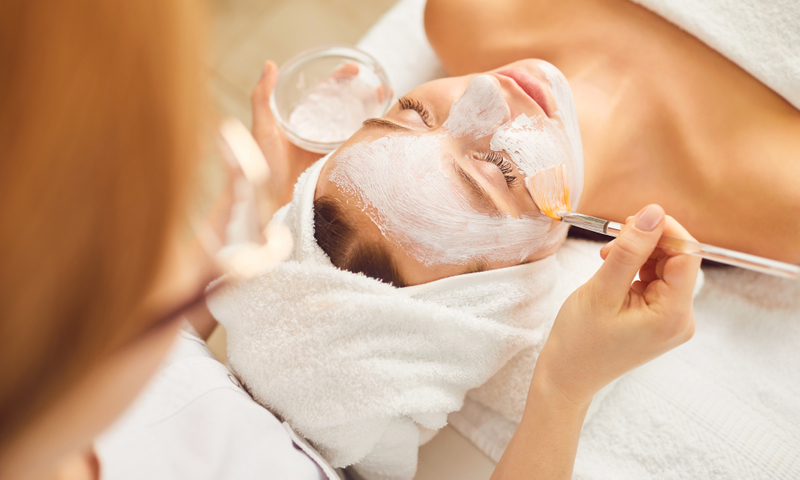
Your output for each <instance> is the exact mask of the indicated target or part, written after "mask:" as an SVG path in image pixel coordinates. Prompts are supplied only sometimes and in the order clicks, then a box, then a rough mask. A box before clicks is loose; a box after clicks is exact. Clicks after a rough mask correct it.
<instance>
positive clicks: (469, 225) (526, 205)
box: [316, 60, 583, 285]
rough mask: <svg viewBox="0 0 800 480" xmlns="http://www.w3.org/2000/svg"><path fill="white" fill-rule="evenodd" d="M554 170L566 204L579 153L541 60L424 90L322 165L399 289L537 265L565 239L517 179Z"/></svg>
mask: <svg viewBox="0 0 800 480" xmlns="http://www.w3.org/2000/svg"><path fill="white" fill-rule="evenodd" d="M559 164H563V165H565V166H566V169H567V172H568V174H569V177H570V179H569V180H570V182H569V184H570V194H571V197H572V202H573V205H577V202H578V200H579V196H580V190H581V187H582V182H583V154H582V149H581V143H580V133H579V131H578V125H577V118H576V115H575V107H574V103H573V101H572V95H571V92H570V90H569V86H568V85H567V82H566V79H565V78H564V77H563V75H562V74H561V73H560V72H559V71H558V70H557V69H556V68H555V67H553V66H552V65H550V64H549V63H546V62H543V61H539V60H524V61H520V62H515V63H512V64H510V65H507V66H504V67H501V68H499V69H497V70H493V71H491V72H487V73H485V74H476V75H468V76H464V77H454V78H446V79H441V80H436V81H433V82H429V83H426V84H424V85H422V86H420V87H418V88H416V89H414V90H413V91H411V92H410V93H409V94H408V95H406V96H405V97H403V98H401V99H400V101H399V102H398V104H397V105H395V106H394V107H393V108H392V109H391V110H390V111H389V112H388V114H387V115H386V116H385V117H384V118H382V119H370V120H367V121H366V122H364V126H363V127H362V128H361V129H360V130H359V131H358V132H356V133H355V134H354V135H353V136H352V137H351V138H350V139H349V140H348V141H347V142H346V143H345V144H344V145H342V147H340V149H339V150H338V151H337V152H336V153H335V154H334V155H333V156H332V158H331V159H330V160H329V161H328V162H327V164H326V165H325V167H324V169H323V170H322V172H321V175H320V179H319V182H318V184H317V191H316V197H317V198H319V197H321V196H328V197H332V198H334V199H335V200H337V201H338V202H339V203H340V205H342V206H343V208H344V209H345V210H346V211H347V215H348V217H349V218H350V219H354V221H355V224H356V227H357V229H358V232H359V235H362V236H363V238H364V240H367V241H372V242H378V243H381V244H382V245H383V246H385V247H386V249H387V251H389V252H390V255H391V256H392V259H393V260H394V262H395V264H396V266H397V268H398V270H399V273H400V275H401V276H402V277H403V279H404V280H405V281H406V282H407V283H408V284H410V285H414V284H419V283H425V282H429V281H433V280H436V279H439V278H444V277H448V276H452V275H458V274H462V273H468V272H472V271H479V270H488V269H495V268H501V267H506V266H511V265H518V264H520V263H526V262H530V261H534V260H537V259H539V258H542V257H544V256H547V255H549V254H550V253H552V252H553V251H554V250H555V249H556V248H557V247H558V245H559V244H560V242H561V240H562V239H563V238H564V235H565V233H566V227H565V226H564V225H562V224H561V223H560V222H556V221H553V220H551V219H550V218H548V217H546V216H544V215H543V214H542V213H541V212H539V209H538V208H537V207H536V205H535V203H534V202H533V200H532V198H531V196H530V194H529V193H528V191H527V189H526V186H525V178H526V177H529V176H531V175H533V174H535V173H536V172H538V171H540V170H542V169H544V168H547V167H550V166H554V165H559Z"/></svg>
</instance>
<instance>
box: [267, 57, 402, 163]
mask: <svg viewBox="0 0 800 480" xmlns="http://www.w3.org/2000/svg"><path fill="white" fill-rule="evenodd" d="M393 101H394V94H393V91H392V88H391V85H390V83H389V77H388V76H387V75H386V72H385V71H384V70H383V67H381V66H380V64H379V63H378V61H377V60H375V59H374V58H373V57H372V56H371V55H369V54H368V53H366V52H364V51H361V50H359V49H358V48H355V47H351V46H347V45H323V46H320V47H315V48H311V49H308V50H305V51H303V52H300V53H298V54H297V55H295V56H294V57H292V58H290V59H289V60H288V61H286V63H284V64H283V65H281V68H280V70H279V72H278V80H277V83H276V85H275V88H274V89H273V90H272V93H271V94H270V97H269V106H270V109H271V110H272V114H273V116H274V117H275V121H276V122H277V124H278V127H279V128H280V129H281V130H282V131H283V133H284V134H285V135H286V137H287V138H288V139H289V141H291V142H292V143H294V144H295V145H297V146H299V147H301V148H303V149H305V150H309V151H312V152H316V153H329V152H332V151H333V150H335V149H337V148H338V147H339V146H340V145H341V144H342V143H344V141H345V140H347V139H348V138H350V136H351V135H352V134H353V133H355V132H356V130H358V129H359V128H360V127H361V122H363V121H364V120H366V119H368V118H373V117H382V116H383V115H385V114H386V112H387V111H388V110H389V108H391V106H392V103H393Z"/></svg>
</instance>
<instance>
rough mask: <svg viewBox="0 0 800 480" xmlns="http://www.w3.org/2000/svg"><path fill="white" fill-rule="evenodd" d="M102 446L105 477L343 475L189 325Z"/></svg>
mask: <svg viewBox="0 0 800 480" xmlns="http://www.w3.org/2000/svg"><path fill="white" fill-rule="evenodd" d="M95 452H96V454H97V457H98V459H99V460H100V478H101V479H102V480H133V479H136V480H141V479H145V478H146V479H149V480H161V479H189V478H191V479H193V480H200V479H251V478H252V479H256V478H258V479H273V478H274V479H286V480H295V479H297V480H301V479H302V480H320V479H331V480H339V479H340V478H341V477H340V476H339V475H338V474H337V472H336V471H335V470H334V469H333V468H332V467H331V466H330V465H329V464H328V463H327V462H325V460H324V459H322V457H320V455H319V454H318V453H317V452H316V451H315V450H314V449H313V448H311V447H310V446H309V445H308V444H307V443H306V442H305V441H304V440H303V439H302V438H300V437H299V436H298V435H297V434H295V432H294V431H292V429H291V428H290V427H289V426H288V424H286V423H281V422H280V421H279V420H278V419H277V418H275V416H274V415H272V414H271V413H270V412H269V411H268V410H267V409H265V408H263V407H262V406H260V405H259V404H257V403H256V402H255V401H253V399H252V398H251V397H250V396H249V395H248V394H247V392H245V391H244V390H243V389H242V388H241V386H240V385H239V382H238V381H237V379H236V377H235V376H234V375H232V374H231V373H230V371H229V370H228V369H227V368H225V366H224V365H222V364H221V363H219V362H218V361H217V360H216V359H214V356H213V355H212V354H211V352H210V351H209V350H208V348H207V347H206V345H205V343H204V342H203V341H202V340H201V339H199V338H198V337H197V336H195V335H193V334H192V333H189V332H187V331H181V334H180V336H179V338H178V340H177V342H176V345H175V346H174V347H173V351H172V353H171V354H170V356H169V358H168V359H167V361H166V363H165V365H164V366H163V369H162V370H161V371H160V372H159V373H158V374H157V375H156V376H155V378H154V379H153V380H152V382H151V383H150V385H148V387H147V388H146V389H145V391H144V392H143V393H142V394H141V395H140V397H139V398H138V399H137V400H136V402H135V403H134V404H133V405H132V406H131V408H130V409H129V410H128V411H127V412H126V413H125V415H123V417H122V418H120V420H118V421H117V422H116V423H115V424H114V425H112V427H111V428H110V429H109V430H107V431H106V432H105V433H104V434H103V435H102V436H101V437H100V438H98V439H97V440H96V442H95Z"/></svg>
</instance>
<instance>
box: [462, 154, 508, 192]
mask: <svg viewBox="0 0 800 480" xmlns="http://www.w3.org/2000/svg"><path fill="white" fill-rule="evenodd" d="M473 156H474V157H475V158H476V159H478V160H481V161H483V162H489V163H493V164H495V165H497V168H498V169H500V172H502V174H503V177H505V179H506V184H508V186H509V187H513V186H514V185H516V183H517V177H516V175H512V174H513V173H514V167H513V166H512V165H511V162H510V161H509V160H508V159H507V158H506V157H504V156H502V155H501V154H500V153H499V152H494V151H490V152H475V153H473Z"/></svg>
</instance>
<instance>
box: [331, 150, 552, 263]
mask: <svg viewBox="0 0 800 480" xmlns="http://www.w3.org/2000/svg"><path fill="white" fill-rule="evenodd" d="M445 138H446V136H445V135H426V136H419V137H409V136H399V137H392V136H387V137H383V138H379V139H377V140H375V141H372V142H369V143H366V142H365V143H359V144H356V145H353V146H351V147H349V148H347V149H345V150H343V151H342V152H340V153H339V155H338V156H337V157H336V158H335V159H334V161H335V165H334V167H333V169H332V170H331V174H330V179H331V181H332V182H334V183H335V184H336V185H337V186H338V187H339V188H340V189H341V190H342V191H343V192H344V193H345V194H348V195H353V196H355V197H356V198H357V199H358V202H359V207H360V208H362V209H363V210H364V211H365V212H366V213H367V215H369V217H370V218H371V219H372V221H373V222H374V223H375V224H376V225H377V226H378V227H379V228H380V230H381V232H382V233H383V235H384V236H385V237H386V238H388V239H389V240H391V241H393V242H395V243H397V244H399V245H401V246H402V247H404V248H406V249H408V251H409V252H411V253H412V255H413V256H414V257H415V258H416V259H417V260H419V261H420V262H422V263H423V264H425V265H436V264H448V265H465V264H469V263H471V262H475V261H486V262H493V261H494V262H515V263H519V262H522V261H524V260H525V259H526V258H528V257H529V256H531V255H532V254H533V253H535V252H536V251H538V250H540V249H542V248H547V247H549V246H551V245H552V244H554V243H555V242H558V241H559V240H560V238H561V237H562V236H563V230H562V229H554V230H552V231H551V230H550V225H551V220H550V219H549V218H547V217H543V216H542V217H533V218H521V219H517V218H513V217H510V216H490V215H486V214H481V213H479V212H476V211H475V210H474V208H473V207H472V206H471V205H470V202H469V200H468V199H467V197H466V196H465V194H464V192H463V190H462V189H461V188H462V187H460V186H459V184H458V183H457V180H456V179H454V178H452V177H451V176H450V174H449V173H448V172H447V170H446V169H445V163H444V162H452V161H453V159H452V158H449V157H448V155H447V154H446V153H445V149H444V148H443V145H442V141H443V140H444V139H445Z"/></svg>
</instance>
